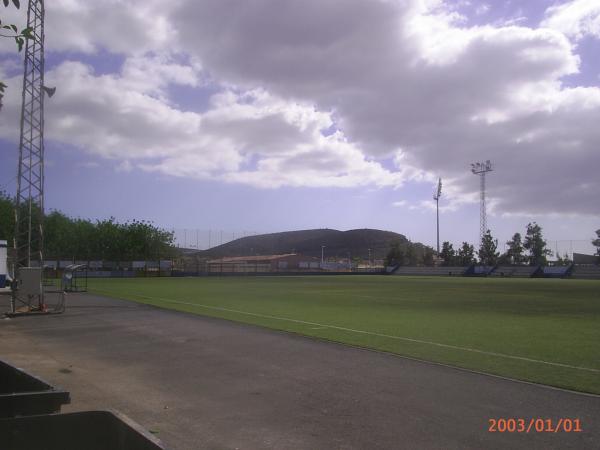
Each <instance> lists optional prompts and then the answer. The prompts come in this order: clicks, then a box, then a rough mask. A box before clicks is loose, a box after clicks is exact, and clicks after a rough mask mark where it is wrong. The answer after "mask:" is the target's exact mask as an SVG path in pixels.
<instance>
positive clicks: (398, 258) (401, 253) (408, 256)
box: [385, 241, 434, 266]
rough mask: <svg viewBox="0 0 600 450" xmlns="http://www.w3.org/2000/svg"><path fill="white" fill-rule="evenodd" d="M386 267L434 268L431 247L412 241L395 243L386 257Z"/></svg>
mask: <svg viewBox="0 0 600 450" xmlns="http://www.w3.org/2000/svg"><path fill="white" fill-rule="evenodd" d="M385 265H386V266H405V265H406V266H433V265H434V251H433V249H432V248H431V247H427V246H425V245H423V244H418V243H413V242H410V241H399V242H394V243H393V244H392V246H391V247H390V250H389V252H388V254H387V255H386V257H385Z"/></svg>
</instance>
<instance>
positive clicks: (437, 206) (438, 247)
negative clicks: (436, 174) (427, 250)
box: [433, 178, 442, 256]
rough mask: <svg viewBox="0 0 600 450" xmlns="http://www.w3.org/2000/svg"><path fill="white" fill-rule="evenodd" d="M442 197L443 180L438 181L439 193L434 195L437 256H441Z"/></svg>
mask: <svg viewBox="0 0 600 450" xmlns="http://www.w3.org/2000/svg"><path fill="white" fill-rule="evenodd" d="M441 196H442V179H441V178H439V179H438V186H437V191H436V193H435V194H433V199H434V200H435V211H436V218H437V221H436V223H437V254H438V256H439V254H440V197H441Z"/></svg>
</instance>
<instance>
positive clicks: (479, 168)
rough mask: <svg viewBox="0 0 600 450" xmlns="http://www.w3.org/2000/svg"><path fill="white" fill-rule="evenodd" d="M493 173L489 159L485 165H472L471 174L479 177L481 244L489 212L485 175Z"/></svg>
mask: <svg viewBox="0 0 600 450" xmlns="http://www.w3.org/2000/svg"><path fill="white" fill-rule="evenodd" d="M491 171H492V162H491V161H490V160H489V159H488V160H487V161H486V162H484V163H473V164H471V172H473V174H474V175H479V196H480V200H481V201H480V206H479V244H480V245H481V241H482V240H483V236H484V235H485V233H486V232H487V229H488V228H487V212H486V206H485V174H486V173H488V172H491Z"/></svg>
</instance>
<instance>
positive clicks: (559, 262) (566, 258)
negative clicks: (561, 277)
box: [555, 252, 573, 266]
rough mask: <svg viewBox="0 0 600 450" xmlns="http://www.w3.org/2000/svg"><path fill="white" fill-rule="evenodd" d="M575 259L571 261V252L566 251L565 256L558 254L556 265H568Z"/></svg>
mask: <svg viewBox="0 0 600 450" xmlns="http://www.w3.org/2000/svg"><path fill="white" fill-rule="evenodd" d="M572 262H573V261H571V258H569V254H568V253H567V252H565V254H564V256H562V257H561V256H560V254H557V255H556V263H555V264H556V265H557V266H568V265H569V264H571V263H572Z"/></svg>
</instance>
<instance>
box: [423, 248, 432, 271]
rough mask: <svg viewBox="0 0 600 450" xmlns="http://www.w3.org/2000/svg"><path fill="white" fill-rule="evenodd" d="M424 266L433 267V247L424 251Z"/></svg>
mask: <svg viewBox="0 0 600 450" xmlns="http://www.w3.org/2000/svg"><path fill="white" fill-rule="evenodd" d="M423 265H425V266H428V267H432V266H433V249H432V248H431V247H425V250H424V251H423Z"/></svg>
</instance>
